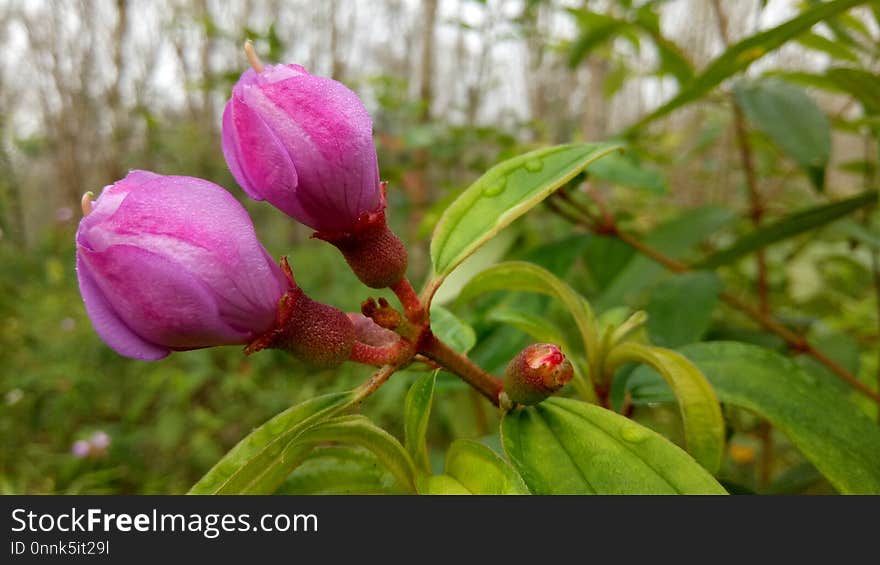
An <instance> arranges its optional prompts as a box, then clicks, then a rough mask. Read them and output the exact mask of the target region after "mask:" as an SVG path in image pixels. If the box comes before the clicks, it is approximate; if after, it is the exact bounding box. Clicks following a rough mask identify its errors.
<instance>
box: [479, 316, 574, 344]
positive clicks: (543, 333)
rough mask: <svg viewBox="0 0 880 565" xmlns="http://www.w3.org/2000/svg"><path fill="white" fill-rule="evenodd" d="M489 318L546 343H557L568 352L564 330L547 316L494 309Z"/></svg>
mask: <svg viewBox="0 0 880 565" xmlns="http://www.w3.org/2000/svg"><path fill="white" fill-rule="evenodd" d="M488 319H489V320H491V321H493V322H498V323H500V324H505V325H508V326H513V327H514V328H516V329H518V330H519V331H521V332H523V333H524V334H527V335H529V336H530V337H533V338H535V339H536V340H538V341H543V342H545V343H555V344H557V345H559V346H561V347H562V348H563V349H562V350H563V351H564V352H567V349H568V348H567V347H566V346H565V343H566V341H567V340H566V339H565V337H564V336H563V334H562V330H560V329H559V328H558V327H556V326H555V325H553V323H552V322H550V321H549V320H548V319H547V318H546V317H545V316H540V315H538V314H532V313H530V312H523V311H520V310H510V309H504V310H493V311H492V312H490V313H489V316H488Z"/></svg>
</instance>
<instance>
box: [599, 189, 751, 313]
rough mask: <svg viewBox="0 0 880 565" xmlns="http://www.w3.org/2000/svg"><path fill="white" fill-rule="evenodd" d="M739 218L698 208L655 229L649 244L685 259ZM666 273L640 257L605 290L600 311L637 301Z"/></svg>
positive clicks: (648, 239)
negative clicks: (713, 234) (697, 246)
mask: <svg viewBox="0 0 880 565" xmlns="http://www.w3.org/2000/svg"><path fill="white" fill-rule="evenodd" d="M735 217H736V214H734V213H733V212H732V211H731V210H726V209H724V208H716V207H711V206H707V207H704V208H698V209H696V210H692V211H690V212H687V213H685V214H682V215H681V216H679V217H678V218H676V219H674V220H672V221H670V222H667V223H665V224H663V225H661V226H659V227H657V228H656V229H654V230H653V231H652V232H651V233H649V234H648V236H647V237H646V238H645V243H646V244H648V245H649V246H651V247H653V248H654V249H657V250H659V251H661V252H663V253H664V254H666V255H668V256H669V257H672V258H674V259H681V258H683V257H684V256H685V255H686V254H687V253H688V252H689V251H690V250H692V249H693V248H694V247H695V246H696V245H697V244H699V243H700V242H701V241H703V240H704V239H706V238H707V237H708V236H709V235H711V234H712V233H714V232H716V231H717V230H719V229H721V228H722V227H724V226H726V225H727V224H729V223H730V222H732V221H733V219H734V218H735ZM665 273H666V270H665V268H664V267H663V266H662V265H660V264H659V263H657V262H655V261H653V260H652V259H650V258H648V257H645V256H644V255H636V256H634V257H633V258H632V259H630V261H629V262H628V263H627V265H626V267H624V268H623V270H621V271H620V272H619V273H618V274H617V275H616V276H615V277H614V278H613V279H612V280H611V281H610V282H609V283H608V284H607V285H606V286H605V288H604V292H603V293H602V295H601V296H599V299H598V300H597V301H596V306H597V307H598V308H599V310H605V309H608V308H612V307H614V306H620V305H622V304H627V303H631V302H634V301H636V299H637V298H638V297H639V295H640V293H641V292H642V291H644V290H645V289H647V288H648V287H650V286H652V285H654V284H656V283H657V281H658V280H659V279H660V278H661V277H662V276H663V275H664V274H665Z"/></svg>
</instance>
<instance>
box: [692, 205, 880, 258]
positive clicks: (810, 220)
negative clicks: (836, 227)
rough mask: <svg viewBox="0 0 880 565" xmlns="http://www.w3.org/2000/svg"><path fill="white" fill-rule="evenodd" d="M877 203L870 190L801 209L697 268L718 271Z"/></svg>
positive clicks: (751, 234)
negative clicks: (756, 252) (727, 265)
mask: <svg viewBox="0 0 880 565" xmlns="http://www.w3.org/2000/svg"><path fill="white" fill-rule="evenodd" d="M876 203H877V192H876V191H869V192H863V193H862V194H859V195H857V196H853V197H852V198H847V199H845V200H838V201H837V202H832V203H830V204H823V205H821V206H816V207H813V208H808V209H806V210H801V211H800V212H796V213H794V214H792V215H790V216H787V217H785V218H782V219H781V220H779V221H777V222H774V223H772V224H768V225H766V226H763V227H761V228H759V229H757V230H755V231H753V232H751V233H749V234H748V235H746V236H743V237H742V238H740V239H738V240H737V241H736V242H735V243H733V244H732V245H731V246H729V247H727V248H724V249H722V250H720V251H718V252H716V253H714V254H712V255H710V256H709V257H707V258H705V259H703V260H702V261H700V262H698V263H697V264H696V265H695V266H696V267H698V268H701V269H714V268H716V267H720V266H721V265H726V264H728V263H731V262H733V261H736V260H737V259H739V258H741V257H743V256H745V255H748V254H749V253H752V252H754V251H757V250H758V249H762V248H764V247H767V246H768V245H772V244H774V243H777V242H780V241H783V240H785V239H788V238H790V237H794V236H796V235H799V234H802V233H804V232H807V231H810V230H814V229H816V228H819V227H822V226H824V225H827V224H830V223H831V222H833V221H835V220H838V219H840V218H843V217H844V216H846V215H848V214H851V213H853V212H855V211H856V210H859V209H861V208H864V207H865V206H870V205H873V204H876Z"/></svg>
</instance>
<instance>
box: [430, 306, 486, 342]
mask: <svg viewBox="0 0 880 565" xmlns="http://www.w3.org/2000/svg"><path fill="white" fill-rule="evenodd" d="M431 331H433V332H434V334H435V335H436V336H437V337H438V338H440V339H441V340H442V341H444V342H446V343H447V344H448V345H449V346H450V347H452V349H454V350H456V351H457V352H459V353H467V352H468V351H470V350H471V347H473V346H474V344H475V343H477V334H475V333H474V329H473V328H472V327H470V326H469V325H467V324H466V323H464V322H463V321H462V320H461V318H459V317H458V316H456V315H455V314H453V313H452V312H450V311H449V310H447V309H446V308H443V307H442V306H434V305H431Z"/></svg>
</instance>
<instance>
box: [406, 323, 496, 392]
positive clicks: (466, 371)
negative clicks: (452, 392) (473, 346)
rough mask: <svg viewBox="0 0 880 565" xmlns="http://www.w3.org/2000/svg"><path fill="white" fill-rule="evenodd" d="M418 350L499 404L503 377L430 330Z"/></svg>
mask: <svg viewBox="0 0 880 565" xmlns="http://www.w3.org/2000/svg"><path fill="white" fill-rule="evenodd" d="M418 352H419V353H421V354H422V355H424V356H425V357H428V358H429V359H432V360H433V361H436V362H437V363H438V364H439V365H441V366H442V367H443V368H444V369H448V370H449V371H451V372H453V373H455V374H456V375H458V376H459V377H461V379H462V380H464V381H465V382H467V383H468V384H469V385H471V386H472V387H474V388H475V389H476V390H477V391H478V392H479V393H480V394H482V395H483V396H485V397H486V398H488V399H489V401H490V402H491V403H492V404H494V405H495V406H498V405H499V400H498V395H499V394H501V391H502V389H503V388H504V385H503V383H502V382H501V379H498V378H496V377H494V376H492V375H490V374H489V373H487V372H486V371H484V370H483V369H481V368H480V367H479V366H477V365H476V364H475V363H474V362H473V361H471V360H470V359H468V358H467V357H466V356H464V355H461V354H460V353H458V352H456V351H454V350H453V349H452V348H450V347H449V346H448V345H446V344H445V343H443V342H442V341H440V340H439V339H437V338H436V337H435V336H434V334H433V333H431V331H430V330H429V331H428V332H427V333H426V334H425V335H424V336H423V337H422V339H421V340H420V342H419V346H418Z"/></svg>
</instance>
